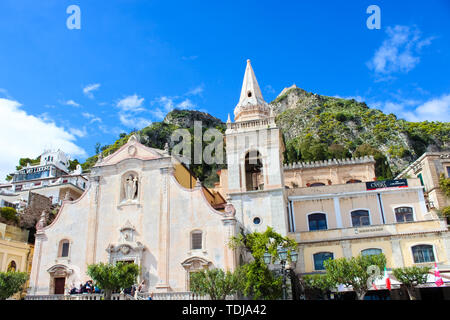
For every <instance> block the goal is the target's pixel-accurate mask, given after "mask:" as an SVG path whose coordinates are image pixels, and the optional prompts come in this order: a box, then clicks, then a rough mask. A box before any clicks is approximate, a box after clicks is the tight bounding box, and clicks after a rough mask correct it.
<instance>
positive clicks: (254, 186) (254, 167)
mask: <svg viewBox="0 0 450 320" xmlns="http://www.w3.org/2000/svg"><path fill="white" fill-rule="evenodd" d="M262 167H263V165H262V158H261V154H260V153H259V152H258V151H250V152H248V153H247V154H246V155H245V187H246V190H247V191H252V190H263V189H264V181H263V175H262Z"/></svg>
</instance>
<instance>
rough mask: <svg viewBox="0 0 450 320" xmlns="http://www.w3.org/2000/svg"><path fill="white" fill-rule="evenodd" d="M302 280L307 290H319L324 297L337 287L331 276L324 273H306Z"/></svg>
mask: <svg viewBox="0 0 450 320" xmlns="http://www.w3.org/2000/svg"><path fill="white" fill-rule="evenodd" d="M301 282H302V285H303V287H304V288H305V291H306V290H308V291H317V292H318V293H319V296H320V297H322V298H324V299H327V298H326V297H327V293H328V292H329V291H331V290H332V289H334V288H335V287H336V286H335V284H334V283H333V281H331V279H330V277H328V275H327V274H324V273H317V274H307V275H304V276H303V277H302V279H301Z"/></svg>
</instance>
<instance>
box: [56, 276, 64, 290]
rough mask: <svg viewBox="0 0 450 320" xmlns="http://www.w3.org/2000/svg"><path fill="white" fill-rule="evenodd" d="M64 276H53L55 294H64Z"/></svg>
mask: <svg viewBox="0 0 450 320" xmlns="http://www.w3.org/2000/svg"><path fill="white" fill-rule="evenodd" d="M65 284H66V278H55V294H64V285H65Z"/></svg>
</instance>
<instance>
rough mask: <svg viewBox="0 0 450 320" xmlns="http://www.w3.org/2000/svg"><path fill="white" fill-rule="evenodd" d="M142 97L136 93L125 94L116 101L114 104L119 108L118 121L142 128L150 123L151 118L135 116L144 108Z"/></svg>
mask: <svg viewBox="0 0 450 320" xmlns="http://www.w3.org/2000/svg"><path fill="white" fill-rule="evenodd" d="M143 103H144V98H140V97H139V96H138V95H137V94H134V95H131V96H127V97H125V98H123V99H121V100H119V101H118V102H117V103H116V106H117V107H118V108H119V109H120V112H119V120H120V122H121V123H122V124H123V125H125V126H127V127H129V128H136V129H142V128H144V127H146V126H148V125H150V124H151V123H152V121H151V120H148V119H145V118H143V117H140V116H137V114H139V113H142V112H144V111H146V110H145V108H144V107H143V106H142V104H143Z"/></svg>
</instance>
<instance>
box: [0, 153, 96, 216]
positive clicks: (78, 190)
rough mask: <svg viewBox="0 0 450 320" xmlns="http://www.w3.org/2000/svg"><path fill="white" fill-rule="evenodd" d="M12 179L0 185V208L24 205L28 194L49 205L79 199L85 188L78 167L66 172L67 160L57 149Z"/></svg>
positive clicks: (84, 178)
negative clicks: (49, 201)
mask: <svg viewBox="0 0 450 320" xmlns="http://www.w3.org/2000/svg"><path fill="white" fill-rule="evenodd" d="M11 176H12V180H11V182H10V183H8V184H4V185H1V186H0V206H9V207H14V208H16V209H18V210H20V209H23V208H24V207H26V206H27V205H28V199H29V197H30V192H33V193H38V194H41V195H43V196H45V197H47V198H50V199H51V201H52V203H53V204H61V203H62V201H63V200H75V199H77V198H79V197H80V196H81V195H82V194H83V192H84V190H85V189H86V188H87V186H88V178H87V177H86V176H85V175H83V173H82V169H81V166H80V165H78V166H77V168H76V169H75V170H73V171H70V170H69V158H68V157H67V155H65V154H64V153H63V152H62V151H61V150H58V151H44V153H43V154H42V155H41V157H40V163H39V164H38V165H29V164H28V165H27V166H26V167H24V168H22V169H20V170H18V171H16V172H14V173H12V174H11Z"/></svg>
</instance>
